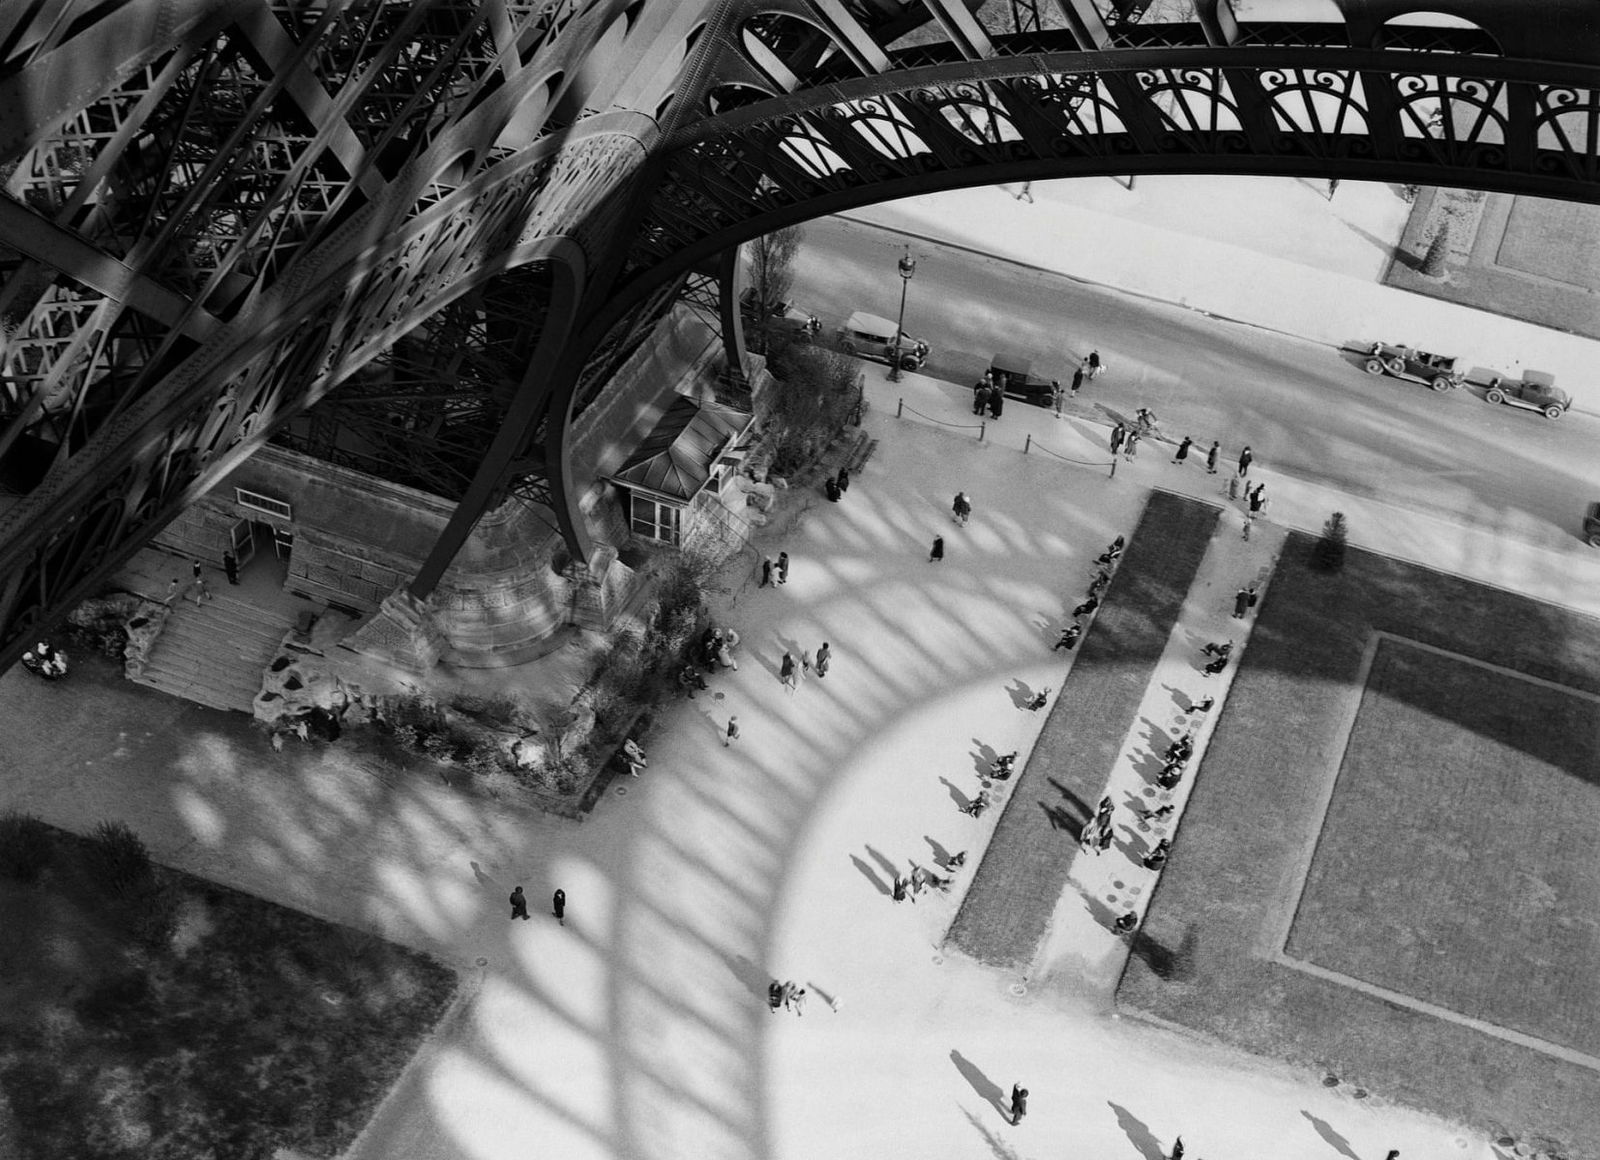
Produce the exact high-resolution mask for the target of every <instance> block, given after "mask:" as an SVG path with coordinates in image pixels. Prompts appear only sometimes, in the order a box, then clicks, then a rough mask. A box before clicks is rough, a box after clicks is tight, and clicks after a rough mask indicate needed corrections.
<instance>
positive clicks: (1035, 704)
mask: <svg viewBox="0 0 1600 1160" xmlns="http://www.w3.org/2000/svg"><path fill="white" fill-rule="evenodd" d="M1049 703H1050V690H1049V689H1041V690H1040V691H1039V692H1037V693H1035V694H1034V695H1033V696H1032V697H1029V698H1028V700H1027V702H1026V703H1025V704H1024V705H1023V706H1022V707H1023V708H1024V709H1026V710H1027V711H1028V712H1030V713H1037V712H1038V711H1039V710H1040V709H1043V708H1044V707H1045V706H1046V705H1048V704H1049Z"/></svg>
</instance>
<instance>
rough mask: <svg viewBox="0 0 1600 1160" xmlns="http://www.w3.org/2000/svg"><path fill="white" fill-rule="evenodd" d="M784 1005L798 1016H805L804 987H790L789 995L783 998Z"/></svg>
mask: <svg viewBox="0 0 1600 1160" xmlns="http://www.w3.org/2000/svg"><path fill="white" fill-rule="evenodd" d="M783 1005H784V1006H785V1007H787V1008H789V1010H791V1011H793V1012H794V1013H795V1014H796V1015H804V1014H805V1005H806V989H805V988H804V987H790V988H789V993H788V994H787V995H785V996H784V997H783Z"/></svg>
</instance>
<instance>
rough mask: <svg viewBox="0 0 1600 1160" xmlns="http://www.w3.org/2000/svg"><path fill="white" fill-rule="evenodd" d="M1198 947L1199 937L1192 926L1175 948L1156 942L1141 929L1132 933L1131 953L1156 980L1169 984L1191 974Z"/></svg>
mask: <svg viewBox="0 0 1600 1160" xmlns="http://www.w3.org/2000/svg"><path fill="white" fill-rule="evenodd" d="M1199 946H1200V935H1199V933H1198V932H1197V931H1196V930H1195V929H1194V927H1192V926H1191V927H1189V928H1188V929H1187V930H1185V931H1184V933H1183V941H1182V942H1180V943H1179V944H1178V945H1177V947H1176V948H1174V947H1169V946H1167V945H1166V944H1164V943H1161V942H1158V941H1157V940H1155V939H1154V938H1151V937H1150V936H1149V935H1147V934H1145V932H1144V930H1143V928H1141V929H1140V930H1138V931H1136V932H1135V933H1134V936H1133V951H1132V953H1133V955H1134V957H1136V958H1137V959H1139V961H1140V962H1142V963H1144V965H1145V966H1147V967H1149V968H1150V971H1151V973H1152V974H1154V975H1155V976H1156V977H1157V978H1158V979H1166V980H1168V981H1169V982H1171V981H1177V980H1181V979H1184V978H1185V977H1187V976H1188V975H1189V974H1190V973H1191V972H1192V970H1193V964H1194V956H1195V952H1196V951H1197V950H1198V949H1199Z"/></svg>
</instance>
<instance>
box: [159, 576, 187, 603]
mask: <svg viewBox="0 0 1600 1160" xmlns="http://www.w3.org/2000/svg"><path fill="white" fill-rule="evenodd" d="M182 588H183V581H182V580H179V579H178V578H177V577H176V576H174V577H173V578H172V583H171V584H169V585H167V594H166V596H165V597H163V598H162V601H161V603H163V604H165V605H166V606H167V607H168V608H171V607H172V602H173V601H174V600H176V599H178V593H179V591H180V590H182Z"/></svg>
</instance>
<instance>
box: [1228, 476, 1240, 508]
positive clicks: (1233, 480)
mask: <svg viewBox="0 0 1600 1160" xmlns="http://www.w3.org/2000/svg"><path fill="white" fill-rule="evenodd" d="M1238 498H1239V477H1238V476H1237V475H1230V476H1228V499H1229V501H1230V502H1231V501H1233V500H1236V499H1238Z"/></svg>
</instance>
